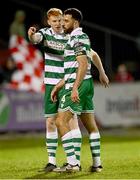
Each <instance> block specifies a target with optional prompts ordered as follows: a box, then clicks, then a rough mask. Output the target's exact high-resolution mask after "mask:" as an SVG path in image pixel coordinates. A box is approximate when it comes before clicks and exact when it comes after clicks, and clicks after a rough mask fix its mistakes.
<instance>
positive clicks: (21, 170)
mask: <svg viewBox="0 0 140 180" xmlns="http://www.w3.org/2000/svg"><path fill="white" fill-rule="evenodd" d="M31 136H32V135H31ZM81 153H82V155H81V165H82V171H81V172H78V173H72V174H66V173H65V174H58V173H47V174H45V173H39V172H38V170H39V169H40V168H42V167H44V165H45V164H46V163H47V152H46V148H45V139H43V135H42V137H41V136H40V135H38V136H33V137H29V136H28V137H27V136H25V137H18V136H15V137H11V138H1V139H0V179H139V178H140V141H139V138H138V137H127V136H124V137H120V136H119V137H109V136H103V137H102V143H101V155H102V156H101V157H102V163H103V167H104V168H103V171H102V172H101V173H90V172H89V171H88V168H89V166H90V165H91V164H92V161H91V155H90V149H89V144H88V139H87V138H84V140H83V144H82V152H81ZM65 161H66V157H65V154H64V151H63V148H62V147H61V145H60V146H59V148H58V151H57V164H58V165H62V164H63V163H64V162H65Z"/></svg>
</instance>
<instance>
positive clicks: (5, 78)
mask: <svg viewBox="0 0 140 180" xmlns="http://www.w3.org/2000/svg"><path fill="white" fill-rule="evenodd" d="M16 70H17V68H16V64H15V62H14V61H13V59H12V58H11V57H9V58H8V59H7V60H6V61H5V63H4V64H3V65H2V66H0V84H9V83H10V82H11V79H12V74H13V73H14V72H15V71H16Z"/></svg>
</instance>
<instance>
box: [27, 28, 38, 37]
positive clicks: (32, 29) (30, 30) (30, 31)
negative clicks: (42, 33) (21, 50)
mask: <svg viewBox="0 0 140 180" xmlns="http://www.w3.org/2000/svg"><path fill="white" fill-rule="evenodd" d="M35 33H36V28H35V27H30V28H29V30H28V35H29V36H32V35H34V34H35Z"/></svg>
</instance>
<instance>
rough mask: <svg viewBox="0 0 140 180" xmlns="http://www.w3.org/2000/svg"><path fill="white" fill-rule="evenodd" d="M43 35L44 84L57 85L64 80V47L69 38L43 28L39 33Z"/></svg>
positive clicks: (50, 29)
mask: <svg viewBox="0 0 140 180" xmlns="http://www.w3.org/2000/svg"><path fill="white" fill-rule="evenodd" d="M38 32H39V33H41V35H42V41H41V43H42V45H43V51H44V58H45V67H44V71H45V74H44V84H50V85H56V84H57V83H58V82H59V81H60V80H61V79H63V78H64V47H65V45H66V42H67V40H68V38H67V36H66V35H65V34H64V33H62V34H56V33H55V32H54V31H53V29H52V28H43V29H40V30H39V31H38Z"/></svg>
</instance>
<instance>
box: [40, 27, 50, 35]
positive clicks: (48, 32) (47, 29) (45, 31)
mask: <svg viewBox="0 0 140 180" xmlns="http://www.w3.org/2000/svg"><path fill="white" fill-rule="evenodd" d="M38 32H40V33H43V34H50V28H48V27H45V28H41V29H39V31H38Z"/></svg>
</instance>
